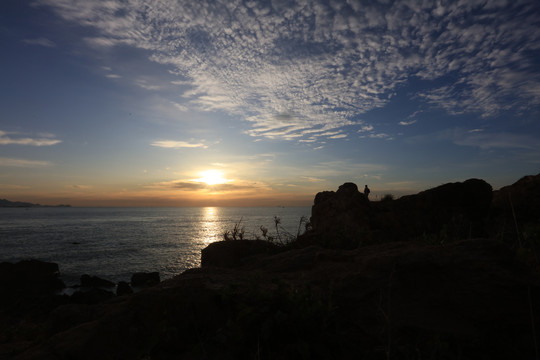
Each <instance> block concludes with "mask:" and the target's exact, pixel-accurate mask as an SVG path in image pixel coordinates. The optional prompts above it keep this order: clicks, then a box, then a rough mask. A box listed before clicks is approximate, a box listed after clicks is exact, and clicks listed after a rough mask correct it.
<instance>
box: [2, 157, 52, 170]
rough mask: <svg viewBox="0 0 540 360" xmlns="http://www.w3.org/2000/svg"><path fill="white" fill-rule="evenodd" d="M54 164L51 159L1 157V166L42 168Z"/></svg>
mask: <svg viewBox="0 0 540 360" xmlns="http://www.w3.org/2000/svg"><path fill="white" fill-rule="evenodd" d="M51 165H53V164H52V163H51V162H49V161H39V160H25V159H11V158H2V157H0V166H5V167H23V168H40V167H46V166H51Z"/></svg>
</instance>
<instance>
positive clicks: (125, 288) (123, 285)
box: [116, 281, 133, 296]
mask: <svg viewBox="0 0 540 360" xmlns="http://www.w3.org/2000/svg"><path fill="white" fill-rule="evenodd" d="M129 294H133V289H132V288H131V286H129V284H128V283H127V282H125V281H120V282H118V287H117V288H116V296H122V295H129Z"/></svg>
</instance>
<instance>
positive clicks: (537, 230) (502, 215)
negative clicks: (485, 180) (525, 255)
mask: <svg viewBox="0 0 540 360" xmlns="http://www.w3.org/2000/svg"><path fill="white" fill-rule="evenodd" d="M490 230H491V231H490V235H491V236H493V237H498V238H500V239H502V240H503V241H506V242H508V243H511V242H513V243H515V244H519V243H521V245H523V242H530V241H535V240H534V239H538V238H539V237H540V174H538V175H529V176H524V177H523V178H521V179H519V180H518V181H517V182H515V183H514V184H512V185H509V186H505V187H502V188H501V189H499V190H497V191H494V192H493V208H492V213H491V223H490ZM529 245H531V244H529ZM518 246H519V245H518Z"/></svg>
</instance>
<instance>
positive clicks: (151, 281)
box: [131, 271, 161, 287]
mask: <svg viewBox="0 0 540 360" xmlns="http://www.w3.org/2000/svg"><path fill="white" fill-rule="evenodd" d="M160 281H161V280H160V278H159V272H157V271H155V272H138V273H135V274H133V275H132V276H131V286H136V287H150V286H154V285H157V284H159V282H160Z"/></svg>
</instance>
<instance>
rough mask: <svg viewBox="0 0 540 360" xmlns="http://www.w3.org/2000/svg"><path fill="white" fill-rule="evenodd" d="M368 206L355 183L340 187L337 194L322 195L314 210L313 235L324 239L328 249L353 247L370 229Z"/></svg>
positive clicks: (312, 218)
mask: <svg viewBox="0 0 540 360" xmlns="http://www.w3.org/2000/svg"><path fill="white" fill-rule="evenodd" d="M369 206H370V202H369V200H368V199H367V197H366V196H365V195H364V194H362V193H360V192H359V191H358V187H357V186H356V184H353V183H345V184H343V185H341V186H340V187H339V189H338V190H337V191H336V192H333V191H323V192H320V193H318V194H317V195H316V196H315V200H314V204H313V207H312V208H311V219H310V223H311V227H312V233H313V234H316V235H318V236H319V237H320V238H322V239H324V245H325V246H329V247H339V248H354V247H356V246H357V245H358V239H361V238H362V237H363V235H364V234H365V233H366V231H367V230H368V229H369V217H368V213H369Z"/></svg>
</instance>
